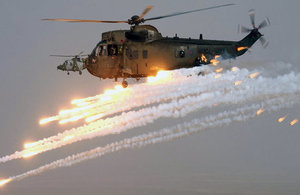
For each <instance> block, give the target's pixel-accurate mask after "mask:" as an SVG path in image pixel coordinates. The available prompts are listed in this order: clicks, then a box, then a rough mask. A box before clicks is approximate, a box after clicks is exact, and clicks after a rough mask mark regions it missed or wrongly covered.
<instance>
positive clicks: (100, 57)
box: [86, 25, 262, 79]
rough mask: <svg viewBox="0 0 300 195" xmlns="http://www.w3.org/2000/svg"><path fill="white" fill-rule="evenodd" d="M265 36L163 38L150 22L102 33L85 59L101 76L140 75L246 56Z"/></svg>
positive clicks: (95, 73) (251, 33) (96, 74)
mask: <svg viewBox="0 0 300 195" xmlns="http://www.w3.org/2000/svg"><path fill="white" fill-rule="evenodd" d="M261 36H262V35H261V34H260V33H259V32H258V31H257V32H254V30H253V31H251V32H250V33H249V34H248V36H247V37H245V38H244V39H243V40H241V41H218V40H204V39H203V38H202V35H201V36H200V38H199V39H191V38H179V37H177V35H176V36H175V37H172V38H169V37H162V36H161V34H160V33H159V32H158V31H157V29H156V28H155V27H153V26H151V25H140V26H136V27H135V28H134V29H131V30H118V31H110V32H106V33H103V34H102V40H101V41H100V42H99V43H98V44H97V46H96V47H95V49H94V50H93V52H92V53H91V55H89V57H88V58H87V60H86V67H87V70H88V71H89V72H90V73H91V74H92V75H94V76H96V77H99V78H104V79H105V78H115V79H117V78H125V79H126V78H140V77H148V76H155V75H156V74H157V72H158V71H160V70H174V69H179V68H190V67H194V66H201V65H207V64H211V63H216V62H218V61H219V60H226V59H229V58H236V57H238V56H240V55H243V54H244V53H245V52H246V51H247V50H248V48H250V47H251V46H252V45H253V44H254V43H255V42H256V41H257V40H258V39H259V38H260V37H261Z"/></svg>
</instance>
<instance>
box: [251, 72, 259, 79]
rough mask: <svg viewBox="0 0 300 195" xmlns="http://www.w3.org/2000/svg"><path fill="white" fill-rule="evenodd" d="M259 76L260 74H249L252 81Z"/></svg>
mask: <svg viewBox="0 0 300 195" xmlns="http://www.w3.org/2000/svg"><path fill="white" fill-rule="evenodd" d="M260 74H261V73H260V72H256V73H252V74H250V76H249V78H250V79H254V78H256V77H258V76H259V75H260Z"/></svg>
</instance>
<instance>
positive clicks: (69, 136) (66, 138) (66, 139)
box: [63, 135, 75, 141]
mask: <svg viewBox="0 0 300 195" xmlns="http://www.w3.org/2000/svg"><path fill="white" fill-rule="evenodd" d="M74 137H75V136H74V135H68V136H66V137H64V139H63V141H68V140H70V139H73V138H74Z"/></svg>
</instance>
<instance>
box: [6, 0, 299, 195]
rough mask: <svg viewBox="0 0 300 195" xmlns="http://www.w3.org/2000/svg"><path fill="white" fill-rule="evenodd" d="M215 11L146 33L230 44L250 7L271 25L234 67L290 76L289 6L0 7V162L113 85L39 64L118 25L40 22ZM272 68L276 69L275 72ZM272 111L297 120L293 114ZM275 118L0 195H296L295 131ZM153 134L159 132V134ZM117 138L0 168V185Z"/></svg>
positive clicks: (294, 54)
mask: <svg viewBox="0 0 300 195" xmlns="http://www.w3.org/2000/svg"><path fill="white" fill-rule="evenodd" d="M225 3H235V4H236V5H235V6H232V7H226V8H221V9H216V10H209V11H203V12H198V13H192V14H187V15H183V16H176V17H173V18H167V19H162V20H158V21H153V22H151V24H152V25H154V26H156V27H157V28H158V30H159V31H160V32H161V33H162V34H163V36H173V35H175V33H177V34H178V36H180V37H194V38H198V37H199V34H200V33H202V34H203V36H204V38H205V39H220V40H240V39H242V38H243V36H244V35H241V34H238V33H237V27H238V24H242V25H244V26H248V27H250V21H249V16H248V10H250V9H252V8H253V9H255V10H256V22H257V24H259V23H260V22H261V21H262V20H263V19H264V18H265V17H266V16H267V17H269V18H270V20H271V26H270V27H268V28H266V29H263V30H262V33H263V34H264V35H265V38H266V39H267V40H268V41H270V44H269V46H268V48H266V49H263V48H262V47H261V45H260V44H259V42H258V43H256V44H255V45H254V47H253V49H252V52H251V54H246V55H245V56H242V57H240V58H239V59H238V63H242V62H247V63H248V64H251V63H253V64H256V65H257V64H259V63H261V64H264V65H265V64H270V69H272V68H273V67H272V66H271V64H272V63H277V64H278V62H284V63H282V65H285V64H292V67H289V71H290V69H292V70H295V71H298V70H299V66H300V65H299V51H300V44H299V29H300V20H299V18H300V14H299V7H300V1H299V0H289V1H282V0H247V1H244V0H231V1H229V0H228V1H227V0H226V1H223V0H219V1H217V0H206V1H204V0H184V1H183V0H164V1H155V0H148V1H146V0H139V1H138V0H127V1H124V0H110V1H105V0H72V1H71V0H51V1H41V0H26V1H20V0H9V1H8V0H6V1H5V0H1V1H0V62H1V71H0V89H1V92H0V130H1V131H0V155H1V156H4V155H6V154H10V153H13V152H14V151H16V150H18V149H20V148H22V145H23V142H25V141H29V140H38V139H41V138H44V137H48V136H50V135H54V134H57V133H58V132H59V131H61V130H62V128H61V127H60V126H59V125H55V124H53V125H50V126H47V127H40V126H39V125H38V120H39V119H40V118H41V117H42V116H47V115H51V114H54V113H56V112H57V111H58V110H59V109H62V108H63V107H66V105H68V103H69V100H71V99H73V98H76V97H86V96H91V95H96V94H98V93H100V92H102V91H103V89H105V88H107V87H109V86H113V85H114V84H113V82H112V80H110V81H109V80H106V81H100V80H99V79H98V78H95V77H93V76H92V75H90V74H89V73H88V72H86V71H84V73H83V75H82V76H79V75H78V74H77V73H71V75H70V76H67V74H66V73H65V72H60V71H58V70H57V69H56V66H57V65H58V64H59V63H61V62H62V61H63V59H58V58H54V57H50V56H49V55H50V54H66V55H70V54H77V53H79V52H81V51H84V52H85V53H90V52H91V51H92V49H93V48H94V46H95V45H96V44H97V42H99V40H100V38H101V33H102V32H105V31H110V30H118V29H127V28H128V25H126V24H93V23H87V24H85V23H81V24H79V23H64V22H46V21H41V20H40V19H42V18H71V19H72V18H74V19H81V18H82V19H99V20H127V19H128V18H130V17H131V16H132V15H135V14H137V15H139V14H140V13H141V12H142V11H143V10H144V8H145V7H146V6H148V5H154V8H153V10H152V11H151V12H150V13H149V14H148V15H147V17H155V16H160V15H165V14H169V13H173V12H177V11H186V10H191V9H196V8H203V7H208V6H214V5H219V4H225ZM147 17H146V18H147ZM276 68H278V69H280V67H278V65H277V66H276ZM281 68H282V69H284V68H285V67H281ZM275 71H276V70H275ZM282 112H289V113H291V114H292V115H293V116H295V117H299V116H300V112H299V106H298V107H296V108H294V109H290V110H284V111H282ZM279 115H280V113H273V114H268V115H266V116H263V117H261V118H259V119H256V120H251V121H247V122H245V123H236V124H232V125H230V126H227V127H224V128H218V129H213V130H211V131H207V132H205V133H203V134H199V135H195V136H193V137H189V138H185V139H182V140H179V141H175V142H172V143H167V144H160V145H155V146H150V147H147V148H142V149H138V150H131V151H126V152H124V153H116V154H113V155H110V156H107V157H104V158H102V159H96V160H92V161H88V162H85V163H82V164H80V165H76V166H74V167H71V168H64V169H59V170H55V171H51V172H47V173H44V174H42V175H40V176H36V177H32V178H28V179H26V180H23V181H20V182H15V183H12V184H10V185H8V186H6V187H5V188H3V189H0V193H1V194H2V193H3V194H21V193H22V194H41V193H43V192H47V194H70V193H72V194H83V193H89V194H92V193H94V194H99V193H100V192H103V193H104V194H117V193H121V194H142V192H143V193H144V192H145V193H144V194H147V193H148V194H163V193H164V194H176V193H177V194H182V193H188V194H197V192H202V193H203V194H223V193H228V194H232V193H237V194H239V193H249V194H251V192H253V191H254V192H258V193H261V192H264V191H266V192H267V193H269V194H276V193H278V194H283V193H284V192H286V191H290V192H291V194H299V192H300V187H299V186H300V185H299V184H300V166H299V160H300V158H299V156H300V155H299V154H300V152H299V151H300V150H299V149H300V145H299V143H298V142H299V141H298V139H297V138H299V136H300V131H299V125H298V126H297V127H294V128H288V129H286V127H285V126H280V125H278V124H277V123H276V118H277V117H278V116H279ZM167 125H168V124H167ZM155 127H156V128H158V129H159V128H160V125H159V124H157V126H155ZM66 128H69V127H66ZM141 130H143V129H142V128H141V129H138V130H136V132H135V133H140V132H141ZM129 135H132V134H127V136H129ZM120 137H122V136H120ZM120 137H115V138H113V137H108V138H100V139H95V140H91V141H86V142H82V143H79V144H74V145H71V146H67V147H65V148H62V149H59V150H58V151H53V152H49V153H45V154H42V155H40V156H38V157H35V158H33V159H29V160H25V161H23V160H17V161H14V162H9V163H6V164H0V177H2V176H3V177H7V176H10V175H15V174H19V173H22V172H24V171H27V170H30V169H33V168H36V167H38V166H40V165H43V164H45V163H48V162H51V161H52V160H55V159H59V158H62V157H65V156H67V155H68V154H73V153H77V152H80V151H85V150H87V149H91V148H93V147H95V146H98V145H99V144H101V145H102V144H104V143H108V142H109V141H112V140H116V139H117V138H120ZM125 137H126V136H125ZM178 153H180V155H178ZM252 190H253V191H252ZM255 190H256V191H255ZM222 192H223V193H222ZM281 192H282V193H281Z"/></svg>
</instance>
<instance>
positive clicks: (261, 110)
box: [256, 108, 264, 116]
mask: <svg viewBox="0 0 300 195" xmlns="http://www.w3.org/2000/svg"><path fill="white" fill-rule="evenodd" d="M263 112H264V109H262V108H260V109H259V110H258V111H257V112H256V115H257V116H259V115H261V114H262V113H263Z"/></svg>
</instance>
